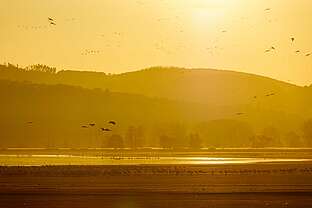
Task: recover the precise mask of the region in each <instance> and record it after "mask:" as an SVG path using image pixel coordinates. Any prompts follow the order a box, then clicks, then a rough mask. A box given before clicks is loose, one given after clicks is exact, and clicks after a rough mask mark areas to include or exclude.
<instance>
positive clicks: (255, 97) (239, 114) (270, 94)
mask: <svg viewBox="0 0 312 208" xmlns="http://www.w3.org/2000/svg"><path fill="white" fill-rule="evenodd" d="M275 95H276V93H275V92H272V93H268V94H265V95H264V97H272V96H275ZM258 98H259V96H257V95H255V96H254V97H253V99H258ZM244 114H245V113H243V112H237V113H235V115H236V116H241V115H244Z"/></svg>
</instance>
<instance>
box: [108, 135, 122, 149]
mask: <svg viewBox="0 0 312 208" xmlns="http://www.w3.org/2000/svg"><path fill="white" fill-rule="evenodd" d="M107 142H108V144H107V146H108V147H110V148H123V147H124V143H123V138H122V136H120V135H119V134H113V135H111V136H110V137H109V138H108V141H107Z"/></svg>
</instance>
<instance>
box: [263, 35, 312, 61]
mask: <svg viewBox="0 0 312 208" xmlns="http://www.w3.org/2000/svg"><path fill="white" fill-rule="evenodd" d="M290 41H291V43H292V44H294V42H295V38H294V37H291V38H290ZM275 50H276V47H275V46H271V47H270V48H268V49H266V50H265V51H264V52H265V53H269V52H273V51H275ZM295 53H296V54H299V53H301V50H295ZM304 55H305V56H311V55H312V53H311V52H307V53H305V54H304Z"/></svg>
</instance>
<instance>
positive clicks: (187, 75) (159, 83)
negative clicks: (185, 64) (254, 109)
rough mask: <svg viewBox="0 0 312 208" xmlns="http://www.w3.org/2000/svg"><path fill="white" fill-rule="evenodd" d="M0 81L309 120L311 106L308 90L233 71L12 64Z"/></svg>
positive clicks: (3, 68)
mask: <svg viewBox="0 0 312 208" xmlns="http://www.w3.org/2000/svg"><path fill="white" fill-rule="evenodd" d="M0 79H8V80H12V81H31V82H34V83H42V84H66V85H74V86H81V87H84V88H90V89H94V88H100V89H103V90H109V91H112V92H122V93H131V94H140V95H144V96H149V97H158V98H167V99H171V100H180V101H187V102H198V103H203V104H212V105H218V106H226V105H245V104H247V105H249V104H250V103H253V102H255V101H256V102H259V103H261V105H263V106H268V107H271V106H272V107H275V108H279V109H284V110H287V111H291V112H295V113H296V111H297V109H298V108H300V109H301V110H304V111H305V114H306V113H308V114H309V115H312V110H311V108H310V105H309V103H312V89H311V87H310V88H308V87H299V86H295V85H292V84H289V83H285V82H281V81H277V80H274V79H270V78H267V77H262V76H257V75H252V74H246V73H240V72H233V71H223V70H212V69H181V68H164V67H154V68H149V69H145V70H141V71H136V72H129V73H124V74H117V75H107V74H105V73H100V72H81V71H59V72H57V73H53V72H51V70H48V72H41V71H40V67H38V68H34V69H33V70H28V71H26V70H24V69H20V68H14V66H13V65H11V66H10V67H7V66H3V65H2V66H0ZM271 93H274V94H275V95H274V96H271V97H269V99H266V98H267V97H266V95H268V94H271ZM255 96H256V97H257V98H256V99H255V98H254V97H255ZM307 111H308V112H307Z"/></svg>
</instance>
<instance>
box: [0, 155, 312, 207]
mask: <svg viewBox="0 0 312 208" xmlns="http://www.w3.org/2000/svg"><path fill="white" fill-rule="evenodd" d="M19 151H21V150H19ZM23 151H25V152H23V153H26V154H25V155H24V154H22V155H21V154H18V155H15V153H16V151H14V154H13V152H12V154H6V155H2V156H1V157H2V159H0V160H1V161H2V163H5V162H6V163H8V164H11V165H9V166H7V165H2V166H0V207H38V208H39V207H40V208H41V207H48V208H49V207H53V208H58V207H60V208H65V207H71V208H72V207H81V208H82V207H90V208H96V207H116V208H119V207H127V208H128V207H130V208H131V207H182V208H187V207H220V208H230V207H231V208H232V207H253V208H258V207H296V208H297V207H312V162H311V160H310V159H309V158H311V153H310V152H309V151H302V152H300V151H298V152H296V151H294V152H293V153H292V156H293V158H289V157H286V155H287V154H286V153H284V152H282V153H281V152H280V151H277V152H273V151H270V152H267V151H259V152H256V153H252V152H250V151H246V152H247V153H246V154H249V155H251V154H254V155H255V156H257V157H259V156H260V155H263V154H268V155H271V156H273V157H272V158H262V159H263V160H265V162H263V161H260V162H259V161H258V160H259V158H256V157H254V158H252V157H251V158H249V159H248V161H250V160H251V161H253V162H248V163H246V162H244V161H245V159H246V158H238V157H237V158H232V159H233V160H234V161H240V162H237V163H222V158H219V159H220V160H218V161H221V162H220V163H216V164H214V163H206V164H194V163H189V164H177V163H176V164H174V162H173V163H171V164H136V165H134V164H127V163H128V162H127V161H133V160H134V159H133V158H136V157H142V155H143V153H141V155H139V154H138V155H134V156H133V155H131V154H130V153H127V152H123V153H122V154H119V155H118V156H116V155H115V153H113V152H106V153H104V154H103V156H101V157H98V154H99V153H98V152H97V151H98V150H92V151H91V150H90V152H85V153H83V154H84V156H83V157H85V156H87V157H91V158H93V157H95V158H93V159H96V160H97V161H104V162H103V165H92V164H88V165H51V164H50V165H37V166H27V165H25V164H24V165H23V166H17V165H14V164H15V163H18V162H20V161H25V158H26V160H30V161H31V160H33V159H35V160H36V159H37V160H38V161H39V162H40V161H42V160H45V159H46V158H51V157H50V156H49V154H51V150H49V151H48V152H44V151H43V152H42V153H44V154H43V155H41V156H40V157H38V158H37V157H36V154H38V152H36V154H33V153H31V154H30V153H29V151H28V150H27V151H26V150H23ZM40 151H42V150H40ZM53 151H54V150H53ZM71 151H72V150H71ZM65 152H66V151H65V150H64V153H65ZM66 153H67V154H68V152H66ZM161 154H162V155H161ZM161 154H159V155H160V156H161V157H159V158H158V157H155V154H154V153H153V154H150V156H151V157H153V158H151V157H150V158H146V159H149V160H155V161H158V160H161V159H160V158H162V157H165V158H166V157H168V156H171V157H170V158H172V157H173V158H176V157H179V154H177V153H174V154H173V153H172V154H171V155H168V154H169V153H168V152H163V153H161ZM226 154H232V156H233V154H236V151H230V152H229V153H226ZM194 155H195V156H196V157H195V158H198V157H199V156H200V157H203V156H205V155H208V156H211V155H212V154H211V155H209V154H204V153H202V152H200V153H191V154H190V153H188V154H187V153H183V158H184V157H189V158H193V159H194ZM281 155H285V156H284V157H281V158H279V157H278V156H281ZM296 155H297V157H294V156H296ZM72 156H75V157H69V160H71V161H74V160H76V159H77V156H78V159H79V158H80V157H81V156H79V155H77V154H72ZM130 156H131V157H130ZM218 156H225V155H222V154H221V153H220V154H219V155H218ZM304 156H306V157H304ZM58 157H59V158H58V159H61V160H63V159H64V158H62V156H61V155H60V154H59V155H58ZM102 157H116V158H113V159H110V160H111V161H115V164H113V165H111V164H108V163H106V162H105V161H106V160H105V159H103V158H102ZM7 158H11V159H10V160H12V161H10V160H7ZM52 158H53V157H52ZM65 158H67V159H68V157H67V156H66V157H65ZM204 158H209V157H204ZM305 158H308V159H305ZM141 159H142V158H141ZM167 159H168V158H167ZM223 159H224V158H223ZM53 160H54V159H53ZM123 160H125V161H126V162H125V163H123V164H121V165H119V163H120V161H123ZM78 161H80V159H79V160H78ZM190 161H192V160H190ZM49 163H50V162H49V161H47V164H49ZM105 163H106V164H105Z"/></svg>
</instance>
